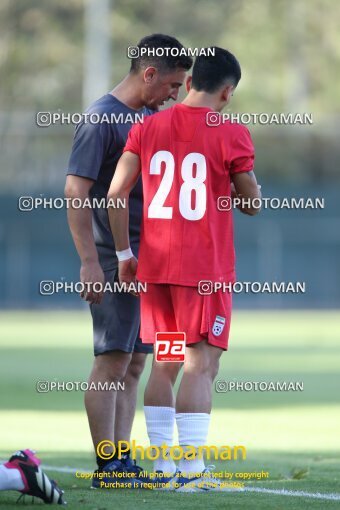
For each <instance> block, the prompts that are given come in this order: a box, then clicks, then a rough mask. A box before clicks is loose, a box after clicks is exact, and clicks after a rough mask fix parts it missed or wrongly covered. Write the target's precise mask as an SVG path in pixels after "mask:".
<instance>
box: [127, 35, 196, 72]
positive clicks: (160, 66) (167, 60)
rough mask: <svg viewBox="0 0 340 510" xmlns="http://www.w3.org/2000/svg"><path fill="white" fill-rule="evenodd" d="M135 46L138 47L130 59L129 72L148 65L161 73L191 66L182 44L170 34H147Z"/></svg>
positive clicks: (137, 70) (186, 68)
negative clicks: (133, 56) (135, 55)
mask: <svg viewBox="0 0 340 510" xmlns="http://www.w3.org/2000/svg"><path fill="white" fill-rule="evenodd" d="M137 48H139V50H138V56H137V57H136V58H132V59H131V67H130V72H132V73H138V72H139V71H140V70H141V69H146V68H147V67H149V66H152V67H155V68H156V69H157V70H159V71H160V72H162V73H169V72H172V71H176V70H177V69H184V70H185V71H188V70H189V69H190V67H191V66H192V62H193V60H192V58H191V57H189V56H187V55H186V54H184V53H185V48H184V46H183V45H182V44H181V43H180V42H179V41H178V40H177V39H176V38H175V37H171V36H170V35H164V34H152V35H148V36H146V37H143V39H141V41H139V43H138V44H137ZM145 50H147V51H145ZM162 50H163V51H162ZM181 53H182V54H181Z"/></svg>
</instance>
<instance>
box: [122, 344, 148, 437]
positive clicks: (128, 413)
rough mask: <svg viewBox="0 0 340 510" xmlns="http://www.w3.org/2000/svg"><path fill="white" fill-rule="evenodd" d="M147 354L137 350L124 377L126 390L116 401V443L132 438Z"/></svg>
mask: <svg viewBox="0 0 340 510" xmlns="http://www.w3.org/2000/svg"><path fill="white" fill-rule="evenodd" d="M146 358H147V354H146V353H144V352H136V350H135V352H134V353H133V354H132V358H131V361H130V363H129V366H128V368H127V371H126V374H125V377H124V380H123V382H124V391H119V392H118V394H117V402H116V416H115V426H114V429H115V434H114V435H115V443H118V441H128V442H130V440H131V429H132V423H133V419H134V416H135V411H136V402H137V388H138V383H139V379H140V376H141V374H142V372H143V370H144V367H145V362H146Z"/></svg>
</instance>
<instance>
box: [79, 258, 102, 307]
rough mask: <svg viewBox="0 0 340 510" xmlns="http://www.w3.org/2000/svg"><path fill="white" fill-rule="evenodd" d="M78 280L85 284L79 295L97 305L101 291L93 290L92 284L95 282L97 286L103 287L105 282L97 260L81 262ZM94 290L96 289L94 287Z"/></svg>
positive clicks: (100, 298)
mask: <svg viewBox="0 0 340 510" xmlns="http://www.w3.org/2000/svg"><path fill="white" fill-rule="evenodd" d="M80 281H81V282H82V283H85V284H86V288H85V290H84V292H82V293H81V297H82V298H83V299H85V301H88V302H89V303H91V304H95V305H98V304H99V303H100V302H101V300H102V297H103V292H95V291H94V290H93V289H92V285H93V284H94V283H97V286H98V287H103V286H104V284H105V276H104V273H103V270H102V268H101V266H100V264H99V262H97V261H96V262H89V263H86V264H82V266H81V268H80ZM97 286H96V287H97ZM95 290H98V289H97V288H96V289H95Z"/></svg>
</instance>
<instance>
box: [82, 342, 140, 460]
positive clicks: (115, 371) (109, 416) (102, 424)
mask: <svg viewBox="0 0 340 510" xmlns="http://www.w3.org/2000/svg"><path fill="white" fill-rule="evenodd" d="M130 360H131V354H129V353H125V352H122V351H111V352H107V353H105V354H100V355H98V356H96V358H95V360H94V364H93V368H92V372H91V374H90V377H89V384H91V383H95V384H96V385H98V383H99V382H101V383H105V382H107V383H109V384H110V383H111V382H114V383H118V382H121V381H122V380H123V379H124V377H125V375H126V371H127V368H128V366H129V363H130ZM116 401H117V392H116V391H112V390H111V391H95V390H87V391H86V393H85V407H86V412H87V417H88V420H89V425H90V431H91V436H92V441H93V446H94V448H95V451H96V448H97V444H98V443H99V442H100V441H102V440H104V439H108V440H110V441H112V442H114V440H115V436H114V424H115V409H116ZM106 452H109V448H106ZM97 460H98V459H97Z"/></svg>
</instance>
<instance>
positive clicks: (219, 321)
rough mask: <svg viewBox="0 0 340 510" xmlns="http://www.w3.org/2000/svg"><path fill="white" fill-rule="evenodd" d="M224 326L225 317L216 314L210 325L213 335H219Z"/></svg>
mask: <svg viewBox="0 0 340 510" xmlns="http://www.w3.org/2000/svg"><path fill="white" fill-rule="evenodd" d="M224 326H225V318H224V317H221V316H220V315H216V317H215V322H214V324H213V327H212V332H213V335H214V336H220V335H221V333H222V331H223V329H224Z"/></svg>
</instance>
